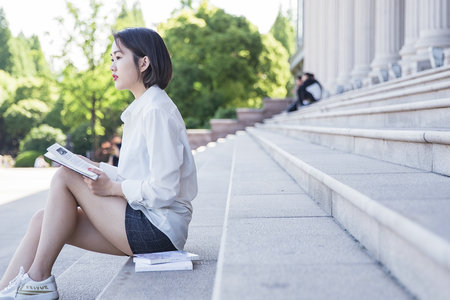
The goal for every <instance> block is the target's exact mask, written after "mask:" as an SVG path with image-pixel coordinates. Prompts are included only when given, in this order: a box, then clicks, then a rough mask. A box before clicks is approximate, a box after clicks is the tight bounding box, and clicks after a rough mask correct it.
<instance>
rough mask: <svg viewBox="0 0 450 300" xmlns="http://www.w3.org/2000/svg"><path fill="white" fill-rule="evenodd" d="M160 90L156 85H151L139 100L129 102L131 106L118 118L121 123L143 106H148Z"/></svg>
mask: <svg viewBox="0 0 450 300" xmlns="http://www.w3.org/2000/svg"><path fill="white" fill-rule="evenodd" d="M160 90H161V89H160V88H159V86H157V85H156V84H155V85H152V86H151V87H149V88H148V89H147V90H146V91H145V92H144V93H143V94H142V95H141V96H140V97H139V98H137V99H134V100H133V102H131V104H130V105H128V107H127V108H126V109H125V110H124V111H123V112H122V115H121V116H120V119H121V120H122V122H124V123H125V122H126V121H127V120H128V119H129V118H130V116H131V115H134V114H136V113H138V112H139V111H141V110H142V108H143V107H144V105H146V104H147V105H148V104H149V102H150V101H151V100H152V99H153V98H154V97H155V95H156V93H158V91H160Z"/></svg>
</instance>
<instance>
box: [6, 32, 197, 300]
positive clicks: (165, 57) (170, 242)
mask: <svg viewBox="0 0 450 300" xmlns="http://www.w3.org/2000/svg"><path fill="white" fill-rule="evenodd" d="M111 61H112V64H111V71H112V77H113V80H114V83H115V86H116V88H117V89H119V90H123V89H128V90H130V91H131V92H132V93H133V95H134V97H135V98H136V99H135V100H134V101H133V102H132V103H131V104H130V105H129V106H128V107H127V109H126V110H125V111H124V112H123V113H122V115H121V119H122V121H123V122H124V130H123V139H122V147H121V153H120V162H119V165H118V167H113V166H111V165H108V164H104V163H100V164H98V163H95V162H91V161H89V162H90V163H91V164H93V165H95V166H98V167H100V168H101V169H102V170H103V172H100V171H96V170H94V169H93V170H92V171H93V172H95V173H97V174H98V175H99V177H98V179H97V180H96V181H93V180H91V179H87V178H84V177H82V176H81V175H79V174H78V173H75V172H73V171H71V170H69V169H67V168H64V167H61V168H60V169H59V170H58V171H57V172H56V174H55V176H54V177H53V179H52V182H51V186H50V191H49V196H48V200H47V203H46V206H45V209H44V210H41V211H39V212H37V213H36V214H35V215H34V216H33V218H32V220H31V222H30V225H29V227H28V231H27V233H26V235H25V237H24V238H23V240H22V242H21V243H20V245H19V247H18V249H17V250H16V252H15V254H14V256H13V258H12V260H11V262H10V264H9V266H8V268H7V269H6V271H5V274H4V276H3V278H2V280H1V282H0V289H3V290H1V292H0V299H27V298H30V296H32V297H31V298H32V299H57V298H58V291H57V288H56V284H55V279H54V277H53V276H51V270H52V266H53V264H54V262H55V260H56V258H57V256H58V254H59V253H60V251H61V249H62V247H63V246H64V244H71V245H74V246H77V247H80V248H84V249H87V250H91V251H96V252H102V253H107V254H113V255H130V256H131V255H133V254H137V253H148V252H159V251H170V250H175V249H183V247H184V244H185V242H186V238H187V233H188V225H189V222H190V220H191V216H192V205H191V201H192V200H193V199H194V197H195V196H196V194H197V177H196V168H195V163H194V159H193V157H192V154H191V150H190V147H189V143H188V139H187V135H186V129H185V126H184V122H183V119H182V117H181V115H180V113H179V111H178V109H177V107H176V106H175V104H174V103H173V102H172V100H171V99H170V98H169V97H168V96H167V94H166V93H165V92H164V89H165V88H166V86H167V85H168V83H169V81H170V79H171V76H172V63H171V60H170V57H169V53H168V51H167V48H166V46H165V44H164V42H163V40H162V39H161V37H160V36H159V35H158V34H157V33H156V32H155V31H153V30H150V29H146V28H129V29H125V30H123V31H121V32H118V33H116V34H114V43H113V45H112V49H111ZM19 269H20V271H19ZM18 271H19V274H18V275H17V272H18ZM24 272H26V273H24ZM8 282H9V284H8Z"/></svg>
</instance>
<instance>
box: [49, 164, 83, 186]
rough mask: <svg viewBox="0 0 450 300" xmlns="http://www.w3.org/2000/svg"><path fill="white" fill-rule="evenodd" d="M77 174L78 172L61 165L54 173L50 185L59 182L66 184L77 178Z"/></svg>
mask: <svg viewBox="0 0 450 300" xmlns="http://www.w3.org/2000/svg"><path fill="white" fill-rule="evenodd" d="M75 176H78V174H77V173H75V172H73V171H71V170H69V169H67V168H65V167H60V168H58V170H57V171H56V173H55V175H53V178H52V181H51V184H50V186H55V185H59V184H63V185H66V184H67V183H70V182H71V181H73V180H74V179H75Z"/></svg>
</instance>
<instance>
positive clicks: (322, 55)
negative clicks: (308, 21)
mask: <svg viewBox="0 0 450 300" xmlns="http://www.w3.org/2000/svg"><path fill="white" fill-rule="evenodd" d="M327 2H328V0H318V1H317V4H318V5H317V9H318V12H317V16H324V15H326V13H327V11H326V7H327ZM317 21H318V22H317V30H318V36H317V41H318V49H317V54H316V55H317V57H316V61H317V72H316V73H317V75H316V79H317V80H319V81H320V82H323V81H324V80H325V79H326V74H327V69H326V66H327V63H328V62H327V47H328V41H327V22H326V21H325V20H324V19H323V18H317Z"/></svg>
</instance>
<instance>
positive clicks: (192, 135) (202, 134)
mask: <svg viewBox="0 0 450 300" xmlns="http://www.w3.org/2000/svg"><path fill="white" fill-rule="evenodd" d="M186 132H187V135H188V139H189V145H190V146H191V149H193V150H195V149H197V148H198V147H200V146H204V145H206V144H208V143H209V142H211V130H209V129H188V130H186Z"/></svg>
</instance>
